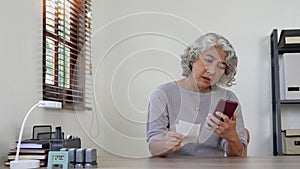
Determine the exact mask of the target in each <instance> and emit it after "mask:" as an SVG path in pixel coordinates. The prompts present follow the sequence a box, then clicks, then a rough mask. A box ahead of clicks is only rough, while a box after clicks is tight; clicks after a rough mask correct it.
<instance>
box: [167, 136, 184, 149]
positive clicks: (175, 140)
mask: <svg viewBox="0 0 300 169" xmlns="http://www.w3.org/2000/svg"><path fill="white" fill-rule="evenodd" d="M182 139H183V135H182V134H179V133H176V132H175V131H168V132H167V134H166V136H165V143H166V146H167V149H168V150H169V151H170V152H169V153H171V152H174V151H177V150H179V149H180V148H181V142H182Z"/></svg>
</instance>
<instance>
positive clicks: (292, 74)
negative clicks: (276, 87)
mask: <svg viewBox="0 0 300 169" xmlns="http://www.w3.org/2000/svg"><path fill="white" fill-rule="evenodd" d="M299 65H300V53H285V54H283V56H282V60H281V64H280V68H279V69H280V97H281V98H280V99H281V100H294V99H300V76H299V74H300V68H299Z"/></svg>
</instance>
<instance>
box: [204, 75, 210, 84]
mask: <svg viewBox="0 0 300 169" xmlns="http://www.w3.org/2000/svg"><path fill="white" fill-rule="evenodd" d="M202 79H203V80H204V82H205V83H210V82H211V79H210V78H209V77H204V76H202Z"/></svg>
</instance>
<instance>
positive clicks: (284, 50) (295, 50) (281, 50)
mask: <svg viewBox="0 0 300 169" xmlns="http://www.w3.org/2000/svg"><path fill="white" fill-rule="evenodd" d="M284 53H300V49H299V48H278V54H284Z"/></svg>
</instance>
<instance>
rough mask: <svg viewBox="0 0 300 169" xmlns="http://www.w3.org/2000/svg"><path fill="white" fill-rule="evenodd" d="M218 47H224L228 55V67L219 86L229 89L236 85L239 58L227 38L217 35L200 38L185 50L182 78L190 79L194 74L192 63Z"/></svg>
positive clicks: (182, 61)
mask: <svg viewBox="0 0 300 169" xmlns="http://www.w3.org/2000/svg"><path fill="white" fill-rule="evenodd" d="M216 46H220V47H222V49H223V51H224V52H226V53H227V57H226V60H225V62H226V65H227V66H226V70H225V73H224V75H223V76H222V77H221V78H220V80H219V82H218V85H225V86H227V87H230V86H232V85H234V84H235V78H234V76H235V75H236V67H237V62H238V58H237V56H236V53H235V51H234V49H233V47H232V45H231V43H230V42H229V41H228V40H227V39H226V38H225V37H223V36H221V35H218V34H216V33H207V34H205V35H202V36H200V37H199V38H198V39H197V40H196V41H195V43H194V44H193V45H191V46H188V47H187V48H186V49H185V52H184V54H182V55H181V66H182V69H183V72H182V76H185V77H188V76H189V75H190V74H191V72H192V66H191V65H192V63H193V62H195V61H196V60H197V59H198V58H199V56H200V55H201V54H202V53H204V52H205V51H206V50H208V49H211V48H213V47H216Z"/></svg>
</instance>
